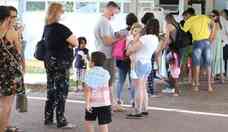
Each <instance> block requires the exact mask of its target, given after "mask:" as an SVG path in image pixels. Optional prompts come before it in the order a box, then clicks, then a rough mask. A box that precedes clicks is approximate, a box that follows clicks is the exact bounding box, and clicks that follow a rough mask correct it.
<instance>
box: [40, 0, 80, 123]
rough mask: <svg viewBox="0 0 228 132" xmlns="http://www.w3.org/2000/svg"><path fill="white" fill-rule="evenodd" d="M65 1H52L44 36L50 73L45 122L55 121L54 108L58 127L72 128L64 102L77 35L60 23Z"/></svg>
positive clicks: (48, 71) (46, 66)
mask: <svg viewBox="0 0 228 132" xmlns="http://www.w3.org/2000/svg"><path fill="white" fill-rule="evenodd" d="M63 13H64V10H63V5H62V4H60V3H51V4H50V6H49V8H48V12H47V17H46V25H45V29H44V38H45V40H46V42H47V43H46V44H47V45H46V59H45V61H44V62H45V69H46V73H47V101H46V104H45V120H44V124H45V125H53V123H54V122H53V119H54V111H55V112H56V120H57V127H58V128H72V127H74V125H72V124H70V123H68V122H67V120H66V118H65V116H64V113H65V103H66V99H67V96H68V90H69V69H70V67H71V65H72V62H73V58H74V57H73V47H75V46H77V44H78V43H77V38H76V37H75V36H74V35H73V33H72V32H71V31H70V29H69V28H67V27H66V26H64V25H63V24H60V23H59V20H60V18H61V16H62V15H63Z"/></svg>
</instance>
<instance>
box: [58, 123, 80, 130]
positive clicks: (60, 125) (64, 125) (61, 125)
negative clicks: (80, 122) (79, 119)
mask: <svg viewBox="0 0 228 132" xmlns="http://www.w3.org/2000/svg"><path fill="white" fill-rule="evenodd" d="M75 127H76V125H74V124H71V123H66V124H58V125H57V128H62V129H73V128H75Z"/></svg>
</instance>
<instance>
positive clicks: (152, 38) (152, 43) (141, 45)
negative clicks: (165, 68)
mask: <svg viewBox="0 0 228 132" xmlns="http://www.w3.org/2000/svg"><path fill="white" fill-rule="evenodd" d="M137 30H138V29H137V28H135V29H134V26H133V27H132V32H133V34H134V32H136V33H137ZM158 36H159V21H158V20H157V19H150V20H149V21H148V22H147V24H146V26H145V34H144V35H143V36H141V37H140V36H138V37H139V39H137V36H136V38H135V39H134V40H132V44H131V46H130V47H129V48H128V49H127V55H128V56H131V58H132V60H134V61H133V66H132V71H131V77H132V84H133V85H134V88H135V113H132V114H129V115H128V118H143V117H144V116H146V115H148V114H149V113H148V111H147V107H148V93H147V88H146V84H147V78H148V76H149V73H150V72H151V70H152V67H151V56H152V54H153V53H154V52H155V50H157V47H158V45H159V39H158Z"/></svg>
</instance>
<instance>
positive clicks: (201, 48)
mask: <svg viewBox="0 0 228 132" xmlns="http://www.w3.org/2000/svg"><path fill="white" fill-rule="evenodd" d="M211 63H212V50H211V44H210V42H209V40H201V41H195V42H193V52H192V64H193V66H203V67H209V66H211Z"/></svg>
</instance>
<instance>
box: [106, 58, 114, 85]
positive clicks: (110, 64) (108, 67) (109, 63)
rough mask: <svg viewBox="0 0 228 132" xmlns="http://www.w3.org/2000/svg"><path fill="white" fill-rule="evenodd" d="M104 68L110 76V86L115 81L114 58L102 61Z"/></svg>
mask: <svg viewBox="0 0 228 132" xmlns="http://www.w3.org/2000/svg"><path fill="white" fill-rule="evenodd" d="M104 69H106V70H107V71H108V72H109V74H110V76H111V78H110V80H109V86H112V85H113V83H114V81H115V71H114V70H115V69H114V60H113V59H106V60H105V63H104Z"/></svg>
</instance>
